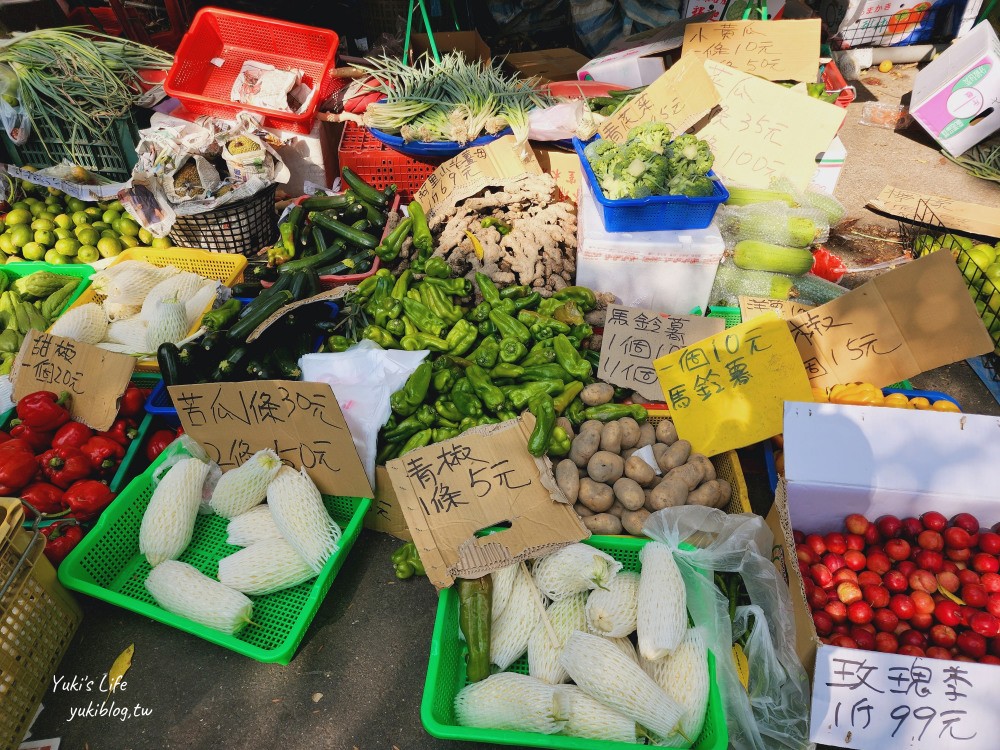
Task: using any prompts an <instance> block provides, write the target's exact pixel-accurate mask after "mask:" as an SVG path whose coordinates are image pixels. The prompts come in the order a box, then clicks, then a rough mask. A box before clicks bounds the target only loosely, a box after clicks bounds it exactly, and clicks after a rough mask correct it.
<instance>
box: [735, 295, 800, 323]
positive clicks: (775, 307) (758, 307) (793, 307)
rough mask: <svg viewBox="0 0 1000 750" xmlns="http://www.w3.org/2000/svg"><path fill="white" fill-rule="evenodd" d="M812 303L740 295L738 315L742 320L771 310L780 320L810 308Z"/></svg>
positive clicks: (750, 318)
mask: <svg viewBox="0 0 1000 750" xmlns="http://www.w3.org/2000/svg"><path fill="white" fill-rule="evenodd" d="M812 309H813V306H812V305H800V304H799V303H798V302H792V301H791V300H788V299H767V298H766V297H743V296H741V297H740V316H741V317H742V319H743V322H744V323H746V322H747V321H748V320H753V319H754V318H757V317H760V316H761V315H763V314H764V313H766V312H773V313H774V314H775V315H777V316H778V317H779V318H781V319H782V320H788V319H789V318H791V317H793V316H795V315H798V314H799V313H800V312H805V311H806V310H812Z"/></svg>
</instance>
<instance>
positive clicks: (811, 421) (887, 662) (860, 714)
mask: <svg viewBox="0 0 1000 750" xmlns="http://www.w3.org/2000/svg"><path fill="white" fill-rule="evenodd" d="M998 434H1000V418H997V417H987V416H980V415H973V414H952V413H944V412H933V411H909V410H902V409H886V408H880V407H860V406H842V405H837V404H811V403H795V402H789V403H786V404H785V423H784V436H785V474H786V480H787V485H786V491H787V507H788V516H789V520H790V525H791V527H792V528H795V529H798V530H801V531H802V532H804V533H806V534H809V533H821V534H822V533H827V532H830V531H840V530H841V529H842V526H843V520H844V518H845V516H847V515H848V514H850V513H861V514H863V515H865V516H866V517H867V518H869V519H870V520H874V519H876V518H878V517H879V516H882V515H885V514H892V515H896V516H898V517H900V518H904V517H906V516H919V515H920V514H922V513H924V512H926V511H929V510H936V511H939V512H941V513H943V514H944V515H945V516H949V517H950V516H951V515H953V514H955V513H958V512H968V513H972V514H973V515H975V516H976V517H977V518H978V519H979V521H980V523H981V524H983V525H984V526H989V525H992V524H993V523H994V522H996V521H998V520H1000V483H998V482H997V481H996V477H997V466H998V465H1000V441H998V440H997V435H998ZM783 500H784V497H783V493H782V492H781V490H780V489H779V497H778V499H777V500H776V502H777V503H778V504H781V503H782V502H783ZM789 545H791V546H790V547H789ZM786 547H787V548H788V549H786V558H785V560H786V567H787V568H788V574H789V581H790V588H791V595H792V606H793V609H794V610H795V612H794V614H795V620H796V624H797V626H798V627H799V628H800V629H802V627H803V623H805V624H806V627H807V630H808V635H809V636H811V640H812V645H813V646H814V647H815V661H814V663H806V664H805V666H806V668H807V669H809V668H810V667H814V669H813V670H812V671H813V689H812V716H811V722H810V739H811V740H813V741H814V742H819V743H822V744H827V745H835V746H837V747H850V748H859V749H861V750H889V749H891V748H906V749H907V750H945V749H950V748H962V749H963V750H995V749H996V748H997V747H998V746H1000V711H998V710H997V700H996V690H997V685H998V684H1000V668H998V667H996V666H991V665H987V664H972V663H966V662H958V661H949V660H944V659H928V658H914V657H907V656H900V655H896V654H883V653H879V652H875V651H863V650H860V649H845V648H839V647H835V646H828V645H823V644H820V643H819V641H818V639H817V637H816V631H815V629H813V628H812V620H811V616H810V614H809V607H808V605H807V603H806V601H805V598H804V597H805V595H804V591H803V590H802V585H801V577H800V575H799V572H798V569H797V566H796V565H795V551H794V545H793V544H792V540H791V539H790V537H789V535H788V534H787V530H786ZM799 635H800V636H801V635H803V634H801V633H800V634H799ZM801 641H802V639H801V637H800V646H799V649H798V651H799V653H800V656H802V655H803V651H804V649H803V648H802V645H801ZM807 660H808V659H807ZM956 670H958V671H956ZM959 738H968V739H959Z"/></svg>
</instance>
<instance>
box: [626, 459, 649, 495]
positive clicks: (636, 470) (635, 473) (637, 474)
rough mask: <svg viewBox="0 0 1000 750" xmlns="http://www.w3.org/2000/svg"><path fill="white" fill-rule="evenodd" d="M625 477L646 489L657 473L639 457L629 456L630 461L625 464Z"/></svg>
mask: <svg viewBox="0 0 1000 750" xmlns="http://www.w3.org/2000/svg"><path fill="white" fill-rule="evenodd" d="M625 476H627V477H628V478H629V479H633V480H635V481H636V482H637V483H638V484H641V485H642V486H643V487H645V486H647V485H648V484H649V483H650V482H652V481H653V477H655V476H656V472H655V471H654V470H653V467H652V466H650V465H649V464H647V463H646V462H645V461H643V460H642V459H641V458H639V456H629V459H628V460H627V461H626V462H625Z"/></svg>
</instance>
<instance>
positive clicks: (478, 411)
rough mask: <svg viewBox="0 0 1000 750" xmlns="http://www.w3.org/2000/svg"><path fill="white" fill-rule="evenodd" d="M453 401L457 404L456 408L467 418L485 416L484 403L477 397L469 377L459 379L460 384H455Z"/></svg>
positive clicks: (452, 394) (452, 392)
mask: <svg viewBox="0 0 1000 750" xmlns="http://www.w3.org/2000/svg"><path fill="white" fill-rule="evenodd" d="M451 401H452V403H453V404H455V408H456V409H458V410H459V411H460V412H461V413H462V414H463V415H464V416H466V417H473V418H477V417H481V416H482V415H483V403H482V401H480V400H479V396H477V395H476V391H475V389H474V388H473V387H472V382H471V381H470V380H469V379H468V378H467V377H462V378H459V379H458V382H457V383H455V386H454V387H453V388H452V389H451Z"/></svg>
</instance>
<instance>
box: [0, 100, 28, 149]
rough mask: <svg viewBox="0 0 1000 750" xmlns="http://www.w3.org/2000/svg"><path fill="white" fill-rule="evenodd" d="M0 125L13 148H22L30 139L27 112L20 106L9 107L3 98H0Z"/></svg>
mask: <svg viewBox="0 0 1000 750" xmlns="http://www.w3.org/2000/svg"><path fill="white" fill-rule="evenodd" d="M0 124H2V125H3V129H4V130H6V131H7V136H8V137H9V138H10V140H11V141H13V143H14V145H15V146H23V145H24V144H25V143H27V142H28V139H29V138H31V118H30V117H28V112H27V110H25V108H24V107H22V106H21V105H20V104H18V105H17V106H16V107H15V106H13V105H11V104H10V103H9V102H8V101H7V100H6V99H4V98H3V97H0Z"/></svg>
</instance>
